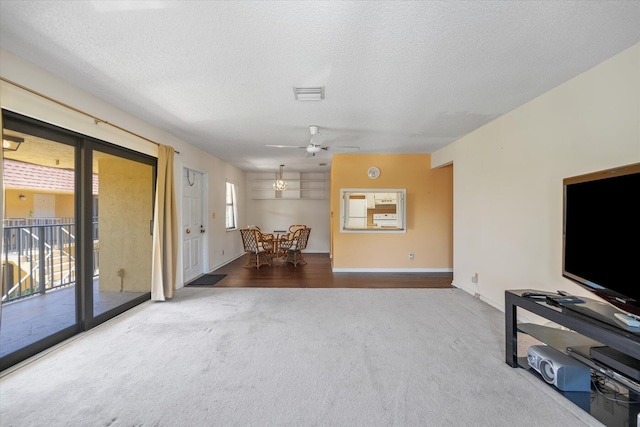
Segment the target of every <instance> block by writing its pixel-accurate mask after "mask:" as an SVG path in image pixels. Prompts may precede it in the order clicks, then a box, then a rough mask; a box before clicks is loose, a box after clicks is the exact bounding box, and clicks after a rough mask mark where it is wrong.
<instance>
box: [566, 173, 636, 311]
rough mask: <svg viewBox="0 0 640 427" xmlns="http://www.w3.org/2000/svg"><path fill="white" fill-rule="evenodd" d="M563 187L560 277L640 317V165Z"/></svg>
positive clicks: (572, 181) (579, 178) (583, 177)
mask: <svg viewBox="0 0 640 427" xmlns="http://www.w3.org/2000/svg"><path fill="white" fill-rule="evenodd" d="M563 184H564V210H563V211H564V212H563V216H564V221H563V247H562V275H563V276H564V277H566V278H568V279H570V280H572V281H574V282H576V283H578V284H579V285H580V286H582V287H583V288H585V289H587V290H589V291H591V292H593V293H594V294H596V295H597V296H599V297H600V298H602V299H604V300H605V301H607V302H609V303H611V304H612V305H614V306H616V307H617V308H619V309H621V310H623V311H626V312H628V313H631V314H635V315H638V316H640V163H636V164H632V165H628V166H622V167H619V168H614V169H609V170H605V171H600V172H594V173H590V174H587V175H580V176H575V177H571V178H565V179H564V180H563Z"/></svg>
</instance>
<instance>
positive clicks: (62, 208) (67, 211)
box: [4, 189, 75, 218]
mask: <svg viewBox="0 0 640 427" xmlns="http://www.w3.org/2000/svg"><path fill="white" fill-rule="evenodd" d="M35 194H50V193H47V192H46V191H41V190H38V191H32V190H15V189H5V198H6V200H5V212H4V217H5V218H30V217H32V216H33V197H34V195H35ZM20 195H23V196H25V197H26V198H25V200H20ZM55 196H56V217H58V218H63V217H71V218H72V217H74V216H75V213H74V203H73V195H72V194H56V195H55Z"/></svg>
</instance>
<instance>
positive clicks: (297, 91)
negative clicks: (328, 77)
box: [293, 86, 324, 101]
mask: <svg viewBox="0 0 640 427" xmlns="http://www.w3.org/2000/svg"><path fill="white" fill-rule="evenodd" d="M293 95H294V96H295V97H296V99H297V100H298V101H322V100H323V99H324V86H321V87H294V88H293Z"/></svg>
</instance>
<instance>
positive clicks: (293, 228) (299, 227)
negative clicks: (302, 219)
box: [289, 224, 307, 233]
mask: <svg viewBox="0 0 640 427" xmlns="http://www.w3.org/2000/svg"><path fill="white" fill-rule="evenodd" d="M303 228H307V226H306V225H302V224H294V225H291V226H289V233H293V232H294V231H298V230H302V229H303Z"/></svg>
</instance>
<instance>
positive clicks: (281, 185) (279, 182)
mask: <svg viewBox="0 0 640 427" xmlns="http://www.w3.org/2000/svg"><path fill="white" fill-rule="evenodd" d="M283 169H284V165H280V173H279V174H278V173H276V180H275V182H274V183H273V189H274V190H276V191H284V190H286V189H287V181H285V180H284V179H282V170H283Z"/></svg>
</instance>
